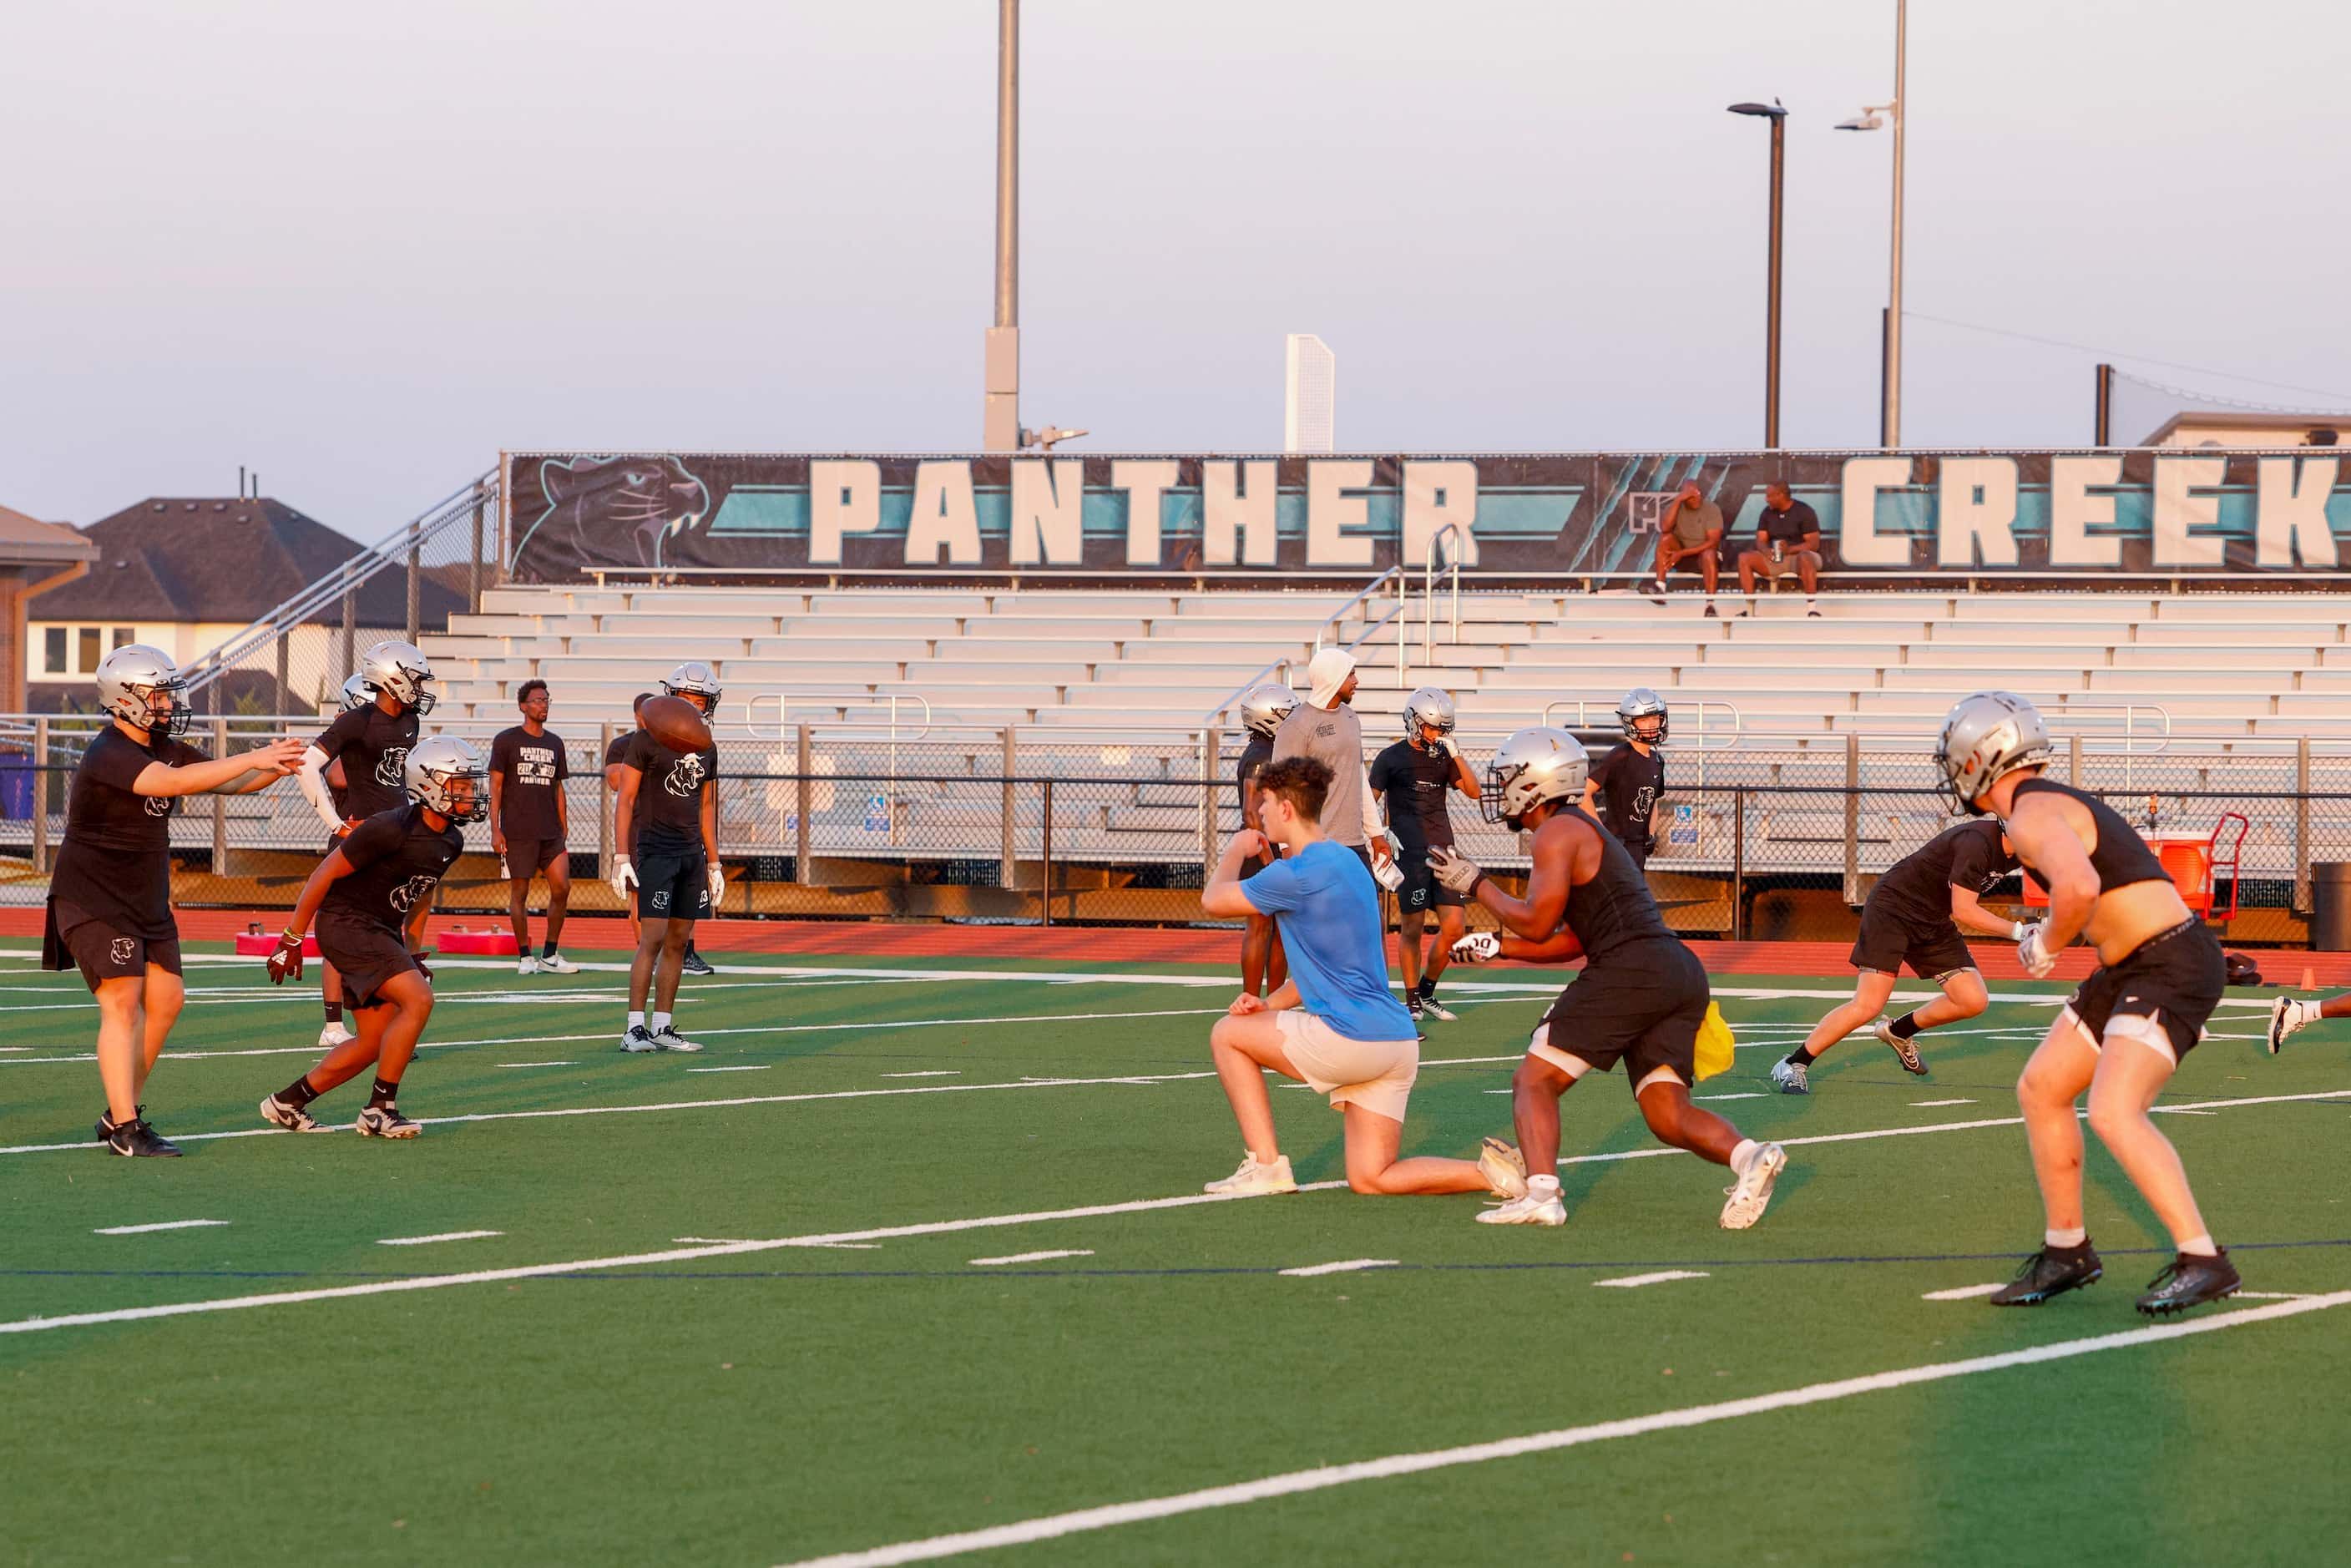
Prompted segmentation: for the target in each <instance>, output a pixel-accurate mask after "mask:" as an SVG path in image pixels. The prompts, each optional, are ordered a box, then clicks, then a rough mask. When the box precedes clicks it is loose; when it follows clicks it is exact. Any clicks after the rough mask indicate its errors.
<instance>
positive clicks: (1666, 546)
mask: <svg viewBox="0 0 2351 1568" xmlns="http://www.w3.org/2000/svg"><path fill="white" fill-rule="evenodd" d="M1721 548H1722V508H1721V507H1718V506H1716V505H1715V504H1714V503H1713V502H1712V501H1709V500H1708V499H1707V498H1706V497H1705V495H1704V494H1703V493H1702V492H1700V490H1699V489H1698V481H1696V480H1695V479H1693V480H1691V481H1690V482H1689V483H1688V484H1687V485H1684V486H1682V490H1681V494H1680V495H1678V496H1676V497H1674V498H1673V499H1672V500H1671V501H1669V502H1667V504H1666V509H1665V510H1664V511H1662V512H1660V513H1658V514H1657V580H1656V582H1655V583H1653V584H1652V585H1651V587H1652V589H1653V592H1652V594H1651V597H1652V598H1654V599H1655V600H1656V601H1657V602H1658V603H1659V604H1663V603H1664V602H1665V601H1666V580H1667V578H1668V577H1669V576H1671V575H1672V574H1673V573H1675V572H1677V571H1695V572H1697V573H1698V578H1699V580H1701V581H1703V582H1704V583H1705V584H1706V612H1707V613H1708V615H1712V614H1715V613H1716V611H1715V608H1714V585H1715V580H1716V578H1717V577H1718V576H1719V574H1720V572H1721V570H1722V558H1721V554H1720V551H1721Z"/></svg>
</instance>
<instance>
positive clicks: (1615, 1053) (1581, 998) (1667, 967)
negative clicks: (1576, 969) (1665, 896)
mask: <svg viewBox="0 0 2351 1568" xmlns="http://www.w3.org/2000/svg"><path fill="white" fill-rule="evenodd" d="M1712 999H1713V993H1712V992H1711V990H1709V988H1708V986H1707V979H1706V966H1705V965H1703V964H1701V963H1699V962H1698V955H1697V954H1695V953H1693V952H1691V951H1690V950H1689V949H1688V948H1687V946H1683V945H1682V944H1681V943H1680V942H1678V941H1677V940H1675V939H1674V938H1672V937H1670V936H1668V937H1660V938H1652V939H1649V940H1645V941H1640V942H1631V943H1627V944H1626V945H1625V946H1622V947H1617V948H1614V949H1612V950H1611V951H1609V952H1608V953H1606V954H1604V955H1603V956H1601V957H1599V958H1597V959H1594V960H1593V962H1592V963H1591V964H1590V965H1588V966H1587V967H1585V969H1584V971H1583V974H1581V975H1579V976H1577V977H1576V978H1575V982H1574V983H1573V985H1571V986H1569V987H1568V988H1567V989H1565V990H1564V991H1562V992H1561V993H1560V995H1559V1000H1557V1001H1555V1002H1553V1003H1552V1005H1551V1011H1549V1012H1547V1013H1545V1014H1544V1015H1543V1020H1542V1023H1541V1025H1540V1026H1538V1027H1537V1029H1536V1030H1535V1040H1536V1041H1537V1042H1538V1043H1541V1044H1547V1045H1549V1046H1550V1047H1551V1048H1552V1050H1554V1051H1565V1052H1567V1053H1568V1054H1569V1055H1571V1056H1576V1057H1581V1058H1582V1059H1583V1060H1584V1061H1588V1062H1590V1063H1592V1066H1593V1070H1594V1071H1600V1072H1605V1071H1608V1070H1609V1069H1611V1068H1613V1067H1614V1066H1615V1065H1616V1063H1617V1062H1619V1061H1622V1062H1624V1063H1625V1074H1626V1076H1627V1077H1628V1078H1629V1079H1630V1080H1631V1082H1634V1083H1635V1084H1637V1083H1639V1082H1641V1080H1642V1079H1644V1078H1646V1077H1647V1076H1648V1075H1649V1074H1650V1073H1652V1072H1655V1071H1656V1070H1657V1069H1658V1068H1660V1067H1670V1068H1672V1069H1673V1070H1674V1071H1675V1072H1676V1073H1677V1074H1678V1075H1679V1076H1680V1078H1681V1081H1682V1082H1683V1083H1684V1084H1686V1085H1687V1084H1692V1083H1696V1082H1698V1026H1699V1025H1700V1024H1703V1023H1704V1022H1706V1009H1707V1004H1708V1002H1709V1001H1711V1000H1712Z"/></svg>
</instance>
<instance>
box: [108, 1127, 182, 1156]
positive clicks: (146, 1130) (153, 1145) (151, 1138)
mask: <svg viewBox="0 0 2351 1568" xmlns="http://www.w3.org/2000/svg"><path fill="white" fill-rule="evenodd" d="M106 1146H107V1147H108V1148H109V1149H110V1150H112V1151H113V1152H114V1153H116V1154H118V1155H122V1156H123V1157H124V1158H126V1159H139V1160H176V1159H178V1158H179V1157H180V1149H179V1145H176V1144H173V1143H172V1142H170V1141H169V1140H168V1139H166V1138H164V1137H163V1136H162V1134H160V1133H158V1132H156V1131H155V1129H154V1128H152V1127H151V1126H149V1125H148V1124H147V1118H146V1117H144V1116H141V1117H137V1118H135V1119H134V1120H131V1121H129V1122H124V1123H121V1124H119V1125H117V1126H116V1127H115V1129H114V1131H112V1132H111V1133H109V1134H107V1137H106Z"/></svg>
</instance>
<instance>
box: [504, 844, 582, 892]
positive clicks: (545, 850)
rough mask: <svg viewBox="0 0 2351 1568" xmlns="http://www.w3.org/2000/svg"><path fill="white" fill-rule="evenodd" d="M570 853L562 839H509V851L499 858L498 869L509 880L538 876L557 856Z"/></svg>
mask: <svg viewBox="0 0 2351 1568" xmlns="http://www.w3.org/2000/svg"><path fill="white" fill-rule="evenodd" d="M569 853H570V851H569V850H568V849H567V848H565V846H564V842H563V841H562V840H561V839H512V838H510V839H508V840H507V852H506V853H505V854H504V855H503V856H501V857H500V858H499V861H498V870H499V872H500V873H503V874H504V875H505V877H506V879H507V881H508V882H516V881H520V880H523V879H526V878H528V877H533V876H537V875H538V873H540V872H543V871H545V870H546V869H547V868H548V867H549V866H550V865H553V864H554V863H555V860H556V857H557V856H559V855H564V854H569Z"/></svg>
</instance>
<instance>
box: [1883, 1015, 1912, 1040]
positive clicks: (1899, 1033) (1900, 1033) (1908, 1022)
mask: <svg viewBox="0 0 2351 1568" xmlns="http://www.w3.org/2000/svg"><path fill="white" fill-rule="evenodd" d="M1917 1032H1918V1015H1917V1013H1904V1014H1903V1015H1902V1016H1901V1017H1900V1018H1898V1019H1895V1020H1894V1021H1893V1022H1892V1023H1890V1024H1887V1025H1886V1033H1888V1034H1890V1035H1892V1036H1893V1037H1894V1038H1895V1039H1896V1040H1908V1039H1909V1038H1910V1037H1911V1036H1912V1035H1915V1034H1917Z"/></svg>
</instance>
